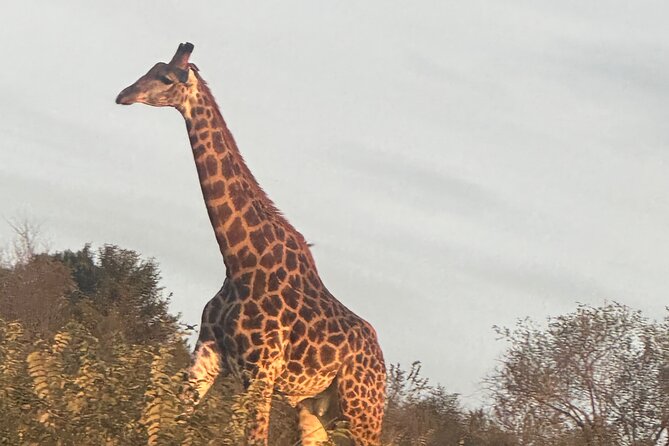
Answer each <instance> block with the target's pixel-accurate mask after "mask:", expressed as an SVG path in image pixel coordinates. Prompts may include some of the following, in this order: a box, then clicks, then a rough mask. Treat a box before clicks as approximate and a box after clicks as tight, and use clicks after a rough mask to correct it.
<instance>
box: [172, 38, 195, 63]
mask: <svg viewBox="0 0 669 446" xmlns="http://www.w3.org/2000/svg"><path fill="white" fill-rule="evenodd" d="M194 48H195V46H194V45H193V44H192V43H190V42H186V43H181V44H179V48H177V52H176V53H174V57H172V60H171V61H170V63H169V65H172V66H174V67H177V68H181V69H182V70H188V58H189V57H190V55H191V53H192V52H193V49H194Z"/></svg>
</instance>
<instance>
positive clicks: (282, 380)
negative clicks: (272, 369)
mask: <svg viewBox="0 0 669 446" xmlns="http://www.w3.org/2000/svg"><path fill="white" fill-rule="evenodd" d="M307 371H308V372H310V373H309V374H307V373H300V374H296V373H294V372H291V371H290V370H289V369H288V368H286V369H285V370H284V372H283V373H282V374H281V375H280V376H279V377H278V378H277V379H276V381H275V388H276V390H277V391H279V392H281V393H282V394H283V395H285V396H286V398H287V399H288V401H289V402H290V404H291V405H292V406H295V405H296V404H297V403H299V402H300V401H302V400H304V399H306V398H311V397H314V396H316V395H318V394H319V393H321V392H323V391H325V389H327V388H328V387H329V386H330V384H331V383H332V381H333V380H334V378H335V376H336V375H337V370H336V369H334V370H319V371H315V370H307Z"/></svg>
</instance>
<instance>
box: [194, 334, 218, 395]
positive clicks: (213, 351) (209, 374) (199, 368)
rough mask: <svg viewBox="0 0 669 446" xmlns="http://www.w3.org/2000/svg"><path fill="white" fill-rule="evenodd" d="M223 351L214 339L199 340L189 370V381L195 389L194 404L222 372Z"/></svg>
mask: <svg viewBox="0 0 669 446" xmlns="http://www.w3.org/2000/svg"><path fill="white" fill-rule="evenodd" d="M221 360H222V357H221V352H220V350H219V348H218V346H217V345H216V342H214V341H206V342H200V341H198V343H197V346H196V347H195V352H194V353H193V364H192V365H191V367H190V369H189V370H188V382H189V384H190V386H191V387H192V389H194V390H195V398H186V399H187V400H189V399H190V400H192V403H193V405H195V404H197V403H198V402H200V401H201V400H202V398H204V395H205V394H206V393H207V391H208V390H209V388H210V387H211V386H212V384H214V381H215V380H216V377H217V376H218V374H219V373H220V372H221Z"/></svg>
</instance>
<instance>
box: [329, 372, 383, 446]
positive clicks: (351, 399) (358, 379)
mask: <svg viewBox="0 0 669 446" xmlns="http://www.w3.org/2000/svg"><path fill="white" fill-rule="evenodd" d="M385 380H386V374H385V367H383V363H380V364H379V367H363V366H362V365H360V364H355V363H354V364H348V365H345V366H344V367H343V368H342V370H341V371H340V373H339V375H338V376H337V390H338V394H339V405H340V410H341V414H342V418H343V419H344V421H347V422H348V424H349V431H350V434H351V439H352V440H353V442H354V443H355V445H356V446H378V445H380V444H381V423H382V421H383V410H384V403H385Z"/></svg>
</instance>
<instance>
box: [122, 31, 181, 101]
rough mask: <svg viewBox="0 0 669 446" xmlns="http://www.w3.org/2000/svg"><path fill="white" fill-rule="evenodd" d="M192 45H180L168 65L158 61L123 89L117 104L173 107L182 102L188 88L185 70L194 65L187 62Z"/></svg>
mask: <svg viewBox="0 0 669 446" xmlns="http://www.w3.org/2000/svg"><path fill="white" fill-rule="evenodd" d="M191 52H193V44H192V43H182V44H180V45H179V48H178V49H177V52H176V53H175V54H174V57H172V60H171V61H170V62H169V63H164V62H158V63H157V64H155V65H154V66H153V68H151V69H150V70H149V72H148V73H146V74H145V75H144V76H142V77H140V78H139V79H138V80H137V82H135V83H134V84H132V85H131V86H129V87H128V88H125V89H124V90H123V91H122V92H121V93H119V95H118V97H117V98H116V103H117V104H123V105H130V104H134V103H135V102H139V103H142V104H147V105H153V106H154V107H177V106H178V105H180V104H181V103H183V102H184V101H185V100H186V97H187V95H188V91H189V88H190V87H191V85H190V84H189V81H188V79H189V71H190V69H191V67H192V68H194V65H192V64H189V63H188V58H189V57H190V53H191Z"/></svg>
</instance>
